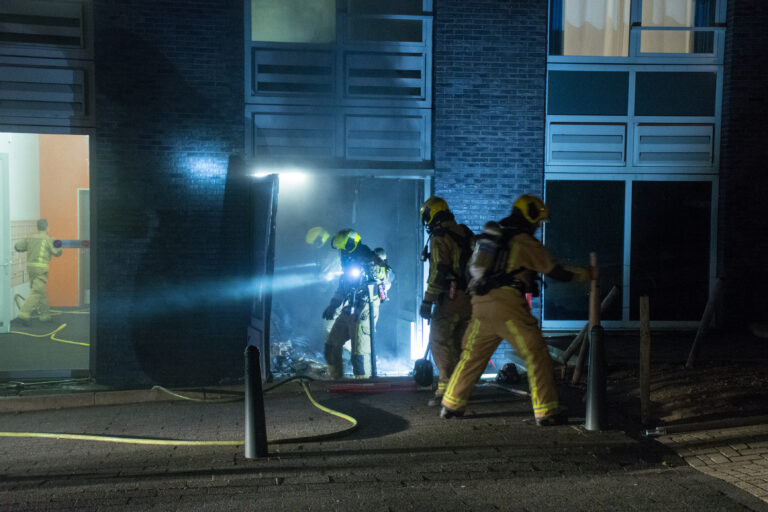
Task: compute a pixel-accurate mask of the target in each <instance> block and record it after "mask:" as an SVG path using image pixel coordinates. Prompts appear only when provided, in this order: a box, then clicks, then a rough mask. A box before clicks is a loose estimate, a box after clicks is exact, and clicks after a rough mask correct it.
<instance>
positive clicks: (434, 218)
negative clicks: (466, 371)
mask: <svg viewBox="0 0 768 512" xmlns="http://www.w3.org/2000/svg"><path fill="white" fill-rule="evenodd" d="M421 221H422V223H423V224H424V226H425V227H426V229H427V233H429V241H428V247H429V252H426V251H427V248H425V253H424V254H422V259H424V260H426V259H429V277H428V278H427V290H426V291H425V292H424V300H423V301H422V303H421V308H420V310H419V314H420V315H421V316H422V318H425V319H427V320H431V322H430V323H431V325H430V329H429V346H430V350H431V351H432V357H433V358H434V360H435V365H436V366H437V371H438V381H437V390H436V391H435V396H434V397H433V398H432V399H431V400H430V401H429V402H428V405H429V406H437V405H440V401H441V400H442V397H443V393H445V388H446V386H447V385H448V381H449V380H450V378H451V373H453V369H454V368H455V367H456V363H457V362H458V361H459V355H460V354H461V337H462V335H463V334H464V331H465V330H466V329H467V324H468V323H469V318H470V316H471V315H472V303H471V302H470V298H469V294H468V292H467V282H466V272H465V271H466V266H467V262H468V261H469V257H470V256H471V254H472V248H473V247H474V234H473V233H472V231H470V229H469V228H468V227H467V226H465V225H464V224H457V223H456V220H455V219H454V216H453V213H451V211H450V209H449V208H448V203H446V202H445V200H444V199H442V198H440V197H434V196H433V197H430V198H429V199H427V200H426V201H425V202H424V205H423V206H422V207H421ZM433 307H434V309H433Z"/></svg>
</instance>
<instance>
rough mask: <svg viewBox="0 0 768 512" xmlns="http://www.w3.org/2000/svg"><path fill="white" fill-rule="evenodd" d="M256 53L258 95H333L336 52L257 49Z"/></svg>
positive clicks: (255, 78) (255, 68)
mask: <svg viewBox="0 0 768 512" xmlns="http://www.w3.org/2000/svg"><path fill="white" fill-rule="evenodd" d="M252 55H253V68H252V69H253V81H252V83H253V91H252V93H253V94H255V95H262V94H264V95H274V94H279V95H312V96H317V95H320V96H331V95H333V92H334V88H333V83H334V67H335V66H334V56H333V52H330V51H307V50H303V51H298V50H274V49H264V48H254V49H253V50H252Z"/></svg>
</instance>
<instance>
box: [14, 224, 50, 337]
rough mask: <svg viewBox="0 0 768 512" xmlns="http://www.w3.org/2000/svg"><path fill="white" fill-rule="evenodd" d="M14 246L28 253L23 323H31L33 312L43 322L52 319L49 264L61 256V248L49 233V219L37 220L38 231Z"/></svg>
mask: <svg viewBox="0 0 768 512" xmlns="http://www.w3.org/2000/svg"><path fill="white" fill-rule="evenodd" d="M14 248H15V249H16V251H17V252H26V253H27V273H28V274H29V285H30V289H29V296H28V297H27V299H26V300H25V301H24V304H23V305H22V306H21V311H20V312H19V315H18V319H19V320H20V321H21V322H22V323H25V324H27V323H29V321H30V319H31V318H32V315H33V314H37V317H38V318H39V319H40V321H41V322H47V321H48V320H50V319H51V308H50V306H49V305H48V292H47V291H46V285H47V284H48V265H49V262H50V261H51V257H52V256H53V257H57V258H58V257H59V256H61V249H60V248H57V247H54V245H53V238H51V237H50V236H49V235H48V221H47V220H46V219H40V220H38V221H37V233H35V234H32V235H30V236H28V237H26V238H24V239H23V240H20V241H19V242H16V244H15V246H14Z"/></svg>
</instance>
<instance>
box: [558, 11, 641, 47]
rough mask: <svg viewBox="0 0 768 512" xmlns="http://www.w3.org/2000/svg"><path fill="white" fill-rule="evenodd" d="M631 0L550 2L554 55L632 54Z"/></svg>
mask: <svg viewBox="0 0 768 512" xmlns="http://www.w3.org/2000/svg"><path fill="white" fill-rule="evenodd" d="M629 7H630V2H629V0H559V1H553V2H552V3H551V4H550V40H549V53H550V54H551V55H598V56H602V57H626V56H627V55H629Z"/></svg>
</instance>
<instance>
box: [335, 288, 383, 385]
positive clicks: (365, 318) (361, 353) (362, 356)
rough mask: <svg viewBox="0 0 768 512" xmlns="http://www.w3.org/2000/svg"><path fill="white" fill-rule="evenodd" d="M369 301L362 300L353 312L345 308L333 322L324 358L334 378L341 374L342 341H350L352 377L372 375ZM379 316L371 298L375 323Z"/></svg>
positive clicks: (342, 368)
mask: <svg viewBox="0 0 768 512" xmlns="http://www.w3.org/2000/svg"><path fill="white" fill-rule="evenodd" d="M369 319H370V314H369V307H368V303H365V304H363V305H362V306H361V307H360V308H359V309H358V310H357V311H355V314H352V313H350V312H349V308H344V309H343V310H342V311H341V314H340V315H339V316H338V317H337V318H336V321H335V322H333V327H331V332H330V333H328V338H327V340H326V342H325V361H326V363H328V375H329V376H330V377H331V378H332V379H335V380H338V379H341V378H342V377H343V376H344V364H343V362H342V352H343V348H344V343H346V342H347V340H351V341H352V373H354V374H355V377H370V376H371V322H370V320H369ZM378 320H379V301H378V300H375V301H374V302H373V323H374V326H375V325H376V322H378Z"/></svg>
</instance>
